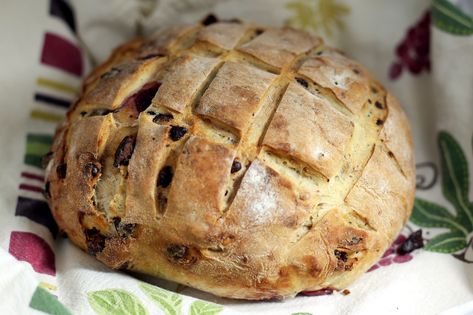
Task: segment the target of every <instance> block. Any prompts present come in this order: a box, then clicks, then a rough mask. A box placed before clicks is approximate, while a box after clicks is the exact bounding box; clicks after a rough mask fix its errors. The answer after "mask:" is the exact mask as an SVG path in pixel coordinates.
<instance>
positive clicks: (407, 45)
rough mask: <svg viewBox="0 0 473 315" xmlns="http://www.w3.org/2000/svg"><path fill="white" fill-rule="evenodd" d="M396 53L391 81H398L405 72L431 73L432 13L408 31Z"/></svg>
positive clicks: (391, 68)
mask: <svg viewBox="0 0 473 315" xmlns="http://www.w3.org/2000/svg"><path fill="white" fill-rule="evenodd" d="M395 52H396V57H397V60H396V61H394V62H393V63H392V64H391V67H390V69H389V78H390V79H391V80H395V79H398V78H399V77H400V76H401V75H402V73H403V71H404V70H405V71H409V72H410V73H412V74H414V75H417V74H420V73H421V72H422V71H427V72H429V71H430V11H427V12H425V13H424V14H423V15H422V17H421V18H420V20H419V21H418V22H417V23H416V24H415V25H413V26H411V27H410V28H409V29H408V30H407V33H406V35H405V37H404V38H403V40H402V41H401V42H400V43H399V44H398V45H397V46H396V50H395Z"/></svg>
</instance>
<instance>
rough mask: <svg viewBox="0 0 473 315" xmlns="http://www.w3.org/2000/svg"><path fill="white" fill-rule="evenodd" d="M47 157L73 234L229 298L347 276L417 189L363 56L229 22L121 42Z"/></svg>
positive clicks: (120, 263) (52, 185)
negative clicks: (354, 56) (358, 59)
mask: <svg viewBox="0 0 473 315" xmlns="http://www.w3.org/2000/svg"><path fill="white" fill-rule="evenodd" d="M50 158H51V160H50V161H49V163H48V167H47V182H46V195H47V197H48V200H49V205H50V207H51V209H52V212H53V215H54V218H55V219H56V221H57V223H58V225H59V227H60V228H61V229H62V230H63V231H64V232H65V233H66V234H67V235H68V237H69V238H70V240H71V241H72V242H73V243H75V244H76V245H77V246H79V247H80V248H82V249H83V250H87V251H88V252H89V253H90V254H91V255H95V256H96V257H97V259H98V260H100V261H101V262H103V263H104V264H106V265H108V266H110V267H112V268H116V269H128V270H132V271H136V272H140V273H144V274H148V275H153V276H157V277H162V278H165V279H169V280H172V281H176V282H179V283H181V284H184V285H188V286H191V287H194V288H198V289H201V290H204V291H207V292H211V293H213V294H216V295H219V296H224V297H230V298H241V299H254V300H260V299H280V298H284V297H291V296H294V295H296V294H297V293H298V292H301V291H305V290H318V289H322V288H330V289H343V288H345V287H346V286H347V285H348V284H350V283H351V282H353V281H354V280H355V279H357V278H358V277H359V276H360V275H362V274H363V273H364V272H365V271H366V270H367V269H368V268H369V267H370V266H371V265H372V264H374V263H375V262H376V261H377V259H379V258H380V256H381V255H382V254H383V252H384V251H385V250H386V249H387V248H388V246H389V245H390V244H391V242H392V241H393V239H394V238H395V237H396V235H397V234H398V233H399V231H400V229H401V227H402V226H403V224H404V223H405V222H406V220H407V218H408V217H409V214H410V212H411V208H412V205H413V197H414V190H415V179H414V177H415V174H414V157H413V147H412V139H411V134H410V130H409V125H408V121H407V119H406V116H405V114H404V112H403V111H402V109H401V107H400V105H399V103H398V102H397V100H396V99H395V98H394V97H393V96H392V95H391V94H390V93H389V92H387V91H386V90H385V89H384V88H383V87H382V86H381V85H380V84H379V83H378V82H377V81H375V80H374V79H373V78H372V76H371V75H370V73H369V72H368V71H367V70H366V69H365V68H364V67H363V66H362V65H360V64H359V63H357V62H355V61H353V60H351V59H349V58H347V57H346V56H345V55H344V54H343V53H341V52H340V51H338V50H336V49H333V48H330V47H327V46H325V45H324V43H323V41H322V40H321V39H320V38H318V37H314V36H312V35H310V34H308V33H305V32H302V31H298V30H294V29H290V28H264V27H256V26H254V25H248V24H244V23H238V22H236V21H229V22H217V23H213V24H211V25H206V26H204V25H193V26H181V27H172V28H168V29H165V30H162V31H160V32H158V33H156V34H154V35H152V36H150V37H148V38H142V39H136V40H134V41H132V42H129V43H127V44H125V45H123V46H121V47H119V48H118V49H117V50H116V51H115V52H114V53H113V55H112V56H111V57H110V59H109V60H108V61H106V62H105V63H104V64H103V65H101V66H100V67H98V68H96V69H95V70H94V71H93V72H92V73H91V74H90V75H89V76H88V77H87V79H86V80H85V83H84V85H83V91H82V93H81V96H80V98H79V100H78V101H77V102H76V103H75V104H74V105H73V106H72V108H71V109H70V110H69V112H68V113H67V118H66V120H65V122H64V123H62V124H61V126H60V127H59V128H58V130H57V133H56V135H55V138H54V142H53V146H52V154H50Z"/></svg>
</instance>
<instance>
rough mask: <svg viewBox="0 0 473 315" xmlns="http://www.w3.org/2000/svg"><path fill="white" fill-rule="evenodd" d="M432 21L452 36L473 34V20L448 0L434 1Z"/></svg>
mask: <svg viewBox="0 0 473 315" xmlns="http://www.w3.org/2000/svg"><path fill="white" fill-rule="evenodd" d="M432 21H433V24H434V25H435V26H436V27H437V28H439V29H441V30H443V31H445V32H447V33H450V34H454V35H463V36H465V35H471V34H473V18H472V17H470V16H468V15H467V14H465V13H463V12H462V11H461V10H460V9H459V8H457V7H456V6H455V5H454V4H452V3H450V2H449V1H448V0H433V1H432Z"/></svg>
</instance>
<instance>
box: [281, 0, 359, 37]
mask: <svg viewBox="0 0 473 315" xmlns="http://www.w3.org/2000/svg"><path fill="white" fill-rule="evenodd" d="M286 8H287V9H288V10H289V11H292V12H293V16H292V17H290V18H289V19H287V20H286V22H285V24H286V25H288V26H292V27H295V28H300V29H303V30H312V31H315V32H317V31H323V32H325V34H326V35H327V36H329V37H330V36H332V34H333V27H334V26H335V27H336V28H338V29H343V28H344V26H345V24H344V22H343V18H344V16H345V15H347V14H349V13H350V7H348V6H346V5H344V4H339V3H337V2H336V1H335V0H317V1H314V0H293V1H290V2H288V3H287V4H286Z"/></svg>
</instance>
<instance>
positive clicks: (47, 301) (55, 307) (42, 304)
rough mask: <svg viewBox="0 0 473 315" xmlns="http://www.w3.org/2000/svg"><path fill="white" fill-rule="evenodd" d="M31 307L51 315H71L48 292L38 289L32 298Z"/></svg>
mask: <svg viewBox="0 0 473 315" xmlns="http://www.w3.org/2000/svg"><path fill="white" fill-rule="evenodd" d="M30 307H31V308H33V309H35V310H38V311H41V312H44V313H46V314H51V315H71V313H70V312H69V311H68V310H67V308H66V307H65V306H64V305H62V304H61V302H59V301H58V299H57V298H56V297H55V296H54V295H52V294H51V293H49V292H48V291H47V290H45V289H43V288H41V287H37V288H36V290H35V291H34V293H33V296H32V297H31V301H30Z"/></svg>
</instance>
